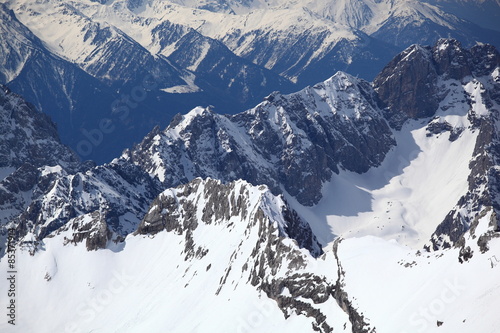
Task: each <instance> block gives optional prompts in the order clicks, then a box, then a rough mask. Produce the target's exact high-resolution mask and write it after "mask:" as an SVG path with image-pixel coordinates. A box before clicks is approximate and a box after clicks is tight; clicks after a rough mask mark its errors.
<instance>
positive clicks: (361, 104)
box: [122, 72, 395, 205]
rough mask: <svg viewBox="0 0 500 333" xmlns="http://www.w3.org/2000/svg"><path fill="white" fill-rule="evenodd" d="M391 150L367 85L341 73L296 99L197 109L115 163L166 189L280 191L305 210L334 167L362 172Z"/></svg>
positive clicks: (272, 97)
mask: <svg viewBox="0 0 500 333" xmlns="http://www.w3.org/2000/svg"><path fill="white" fill-rule="evenodd" d="M394 144H395V141H394V139H393V137H392V132H391V130H390V128H389V126H388V124H387V122H386V121H385V119H384V118H383V115H382V112H381V111H380V110H379V108H378V106H377V101H376V95H375V92H374V91H373V89H372V88H371V85H370V84H369V83H368V82H366V81H364V80H360V79H357V78H354V77H352V76H350V75H347V74H345V73H340V72H339V73H337V74H336V75H335V76H333V77H332V78H331V79H329V80H327V81H325V82H323V83H320V84H318V85H315V86H314V87H308V88H306V89H304V90H302V91H300V92H298V93H294V94H291V95H281V94H279V93H273V94H271V95H270V96H268V97H267V98H266V99H265V101H264V102H262V103H261V104H259V105H258V106H256V107H255V108H253V109H250V110H248V111H245V112H243V113H240V114H237V115H234V116H225V115H218V114H216V113H214V112H212V111H211V110H210V109H209V108H207V109H203V108H197V109H194V110H192V111H191V112H190V113H188V114H187V115H185V116H178V117H176V118H174V120H173V121H172V123H171V124H170V125H169V127H167V129H166V130H165V131H162V132H160V131H158V129H156V130H155V131H153V132H152V133H151V134H150V135H148V136H147V137H146V139H145V140H144V141H143V142H142V143H141V144H139V145H137V146H136V147H134V149H131V150H129V151H127V152H126V153H125V154H124V155H123V157H122V158H123V159H125V160H127V161H131V162H133V163H135V164H137V165H139V166H141V168H143V169H144V170H146V171H147V172H148V173H150V174H151V175H153V176H156V177H158V178H159V179H160V181H161V182H162V183H163V184H164V186H166V187H170V186H176V185H179V184H182V183H185V182H186V181H189V180H192V179H194V178H195V177H202V178H205V177H212V178H216V179H221V180H224V181H233V180H236V179H244V180H246V181H248V182H249V183H251V184H253V185H260V184H265V185H267V186H268V187H269V188H270V189H271V190H272V191H273V193H274V194H279V193H281V192H282V189H283V188H284V189H285V190H286V191H287V192H288V193H289V194H291V195H292V196H294V197H296V198H297V200H298V201H299V202H301V203H302V204H305V205H312V204H315V203H317V202H318V201H319V200H320V199H321V188H322V184H323V183H324V182H325V181H328V180H330V178H331V175H332V173H338V172H339V170H340V169H346V170H350V171H354V172H359V173H362V172H366V171H367V170H368V169H369V168H370V167H374V166H378V165H380V163H381V162H382V160H383V159H384V157H385V154H386V153H387V152H388V151H389V149H390V148H391V147H392V146H393V145H394Z"/></svg>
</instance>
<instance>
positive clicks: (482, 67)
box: [374, 39, 500, 130]
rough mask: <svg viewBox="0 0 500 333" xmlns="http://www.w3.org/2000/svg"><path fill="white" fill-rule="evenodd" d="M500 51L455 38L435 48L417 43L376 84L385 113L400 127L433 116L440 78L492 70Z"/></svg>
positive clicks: (439, 43) (387, 69)
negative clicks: (469, 43) (464, 43)
mask: <svg viewBox="0 0 500 333" xmlns="http://www.w3.org/2000/svg"><path fill="white" fill-rule="evenodd" d="M499 61H500V54H499V53H498V51H497V50H496V49H495V48H494V47H492V46H491V45H476V46H474V47H473V48H471V49H470V50H468V49H465V48H463V47H462V46H461V44H460V43H459V42H458V41H456V40H454V39H441V40H439V41H438V42H437V44H436V45H434V46H433V47H422V46H419V45H413V46H411V47H409V48H407V49H406V50H405V51H403V52H402V53H400V54H399V55H397V56H396V57H395V58H394V59H393V60H392V61H391V62H389V64H388V65H387V66H386V67H385V68H384V69H383V70H382V72H381V73H380V74H379V75H378V76H377V77H376V78H375V80H374V87H375V90H376V91H377V94H378V96H379V98H380V101H381V106H382V107H383V108H384V115H385V117H386V118H387V120H388V121H389V123H390V124H391V126H392V127H393V128H395V129H397V130H399V129H401V126H402V125H403V124H404V122H405V121H406V120H408V119H419V118H426V117H432V116H433V115H434V114H435V112H436V110H437V109H438V104H439V101H440V100H441V97H442V96H439V89H437V86H438V80H446V79H455V80H459V81H460V80H462V79H463V78H465V77H467V76H469V75H473V76H483V75H487V74H489V73H491V72H492V71H493V69H494V68H495V66H497V65H498V63H499Z"/></svg>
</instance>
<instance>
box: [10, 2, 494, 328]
mask: <svg viewBox="0 0 500 333" xmlns="http://www.w3.org/2000/svg"><path fill="white" fill-rule="evenodd" d="M380 3H382V2H380ZM380 3H377V4H380ZM127 4H128V6H131V9H130V10H135V11H139V10H145V8H148V7H147V6H146V5H144V4H143V3H141V2H134V4H135V6H132V4H133V3H132V2H127ZM217 4H218V6H219V5H220V7H216V8H217V11H222V12H224V11H227V12H228V13H229V14H228V15H235V14H234V13H237V12H238V11H237V10H241V11H244V8H246V5H245V4H244V3H242V4H241V5H240V7H231V6H232V5H231V4H229V3H218V2H217ZM97 5H99V6H100V5H101V4H96V6H97ZM106 5H108V3H106ZM206 6H209V7H210V6H214V4H213V3H207V4H206ZM173 8H174V9H175V8H177V7H175V6H174V7H173ZM207 8H208V7H207ZM210 8H212V7H210ZM89 10H90V9H89ZM211 12H213V9H212V11H211ZM231 12H234V13H233V14H231ZM103 13H104V12H102V13H101V14H103ZM103 15H104V14H103ZM79 70H81V69H79ZM158 84H160V83H158ZM499 112H500V53H499V52H498V50H497V49H496V48H495V47H494V46H492V45H489V44H482V43H479V44H477V45H474V46H472V47H465V46H463V44H461V43H460V42H459V41H457V40H456V39H440V40H439V41H438V42H437V43H436V44H434V45H433V46H422V45H412V46H410V47H408V48H406V49H405V50H403V51H402V52H401V53H399V54H397V55H396V56H395V57H394V58H393V59H392V60H391V61H389V62H388V63H387V65H386V66H385V67H384V68H383V69H382V70H381V71H380V72H379V73H378V74H377V75H376V76H375V77H374V79H373V80H372V82H369V81H367V80H365V79H362V78H359V77H356V76H353V75H350V74H347V73H345V72H337V73H336V74H334V75H333V76H332V77H330V78H328V79H326V80H324V81H321V82H319V83H316V84H314V85H311V86H307V87H305V88H304V89H302V90H299V91H297V92H294V93H290V94H283V93H279V92H273V93H271V94H269V95H268V96H266V97H265V98H264V100H263V101H262V102H260V103H259V104H257V105H256V106H254V107H252V108H249V109H248V110H246V111H243V112H240V113H236V114H220V113H217V112H215V111H214V110H213V108H212V107H196V108H193V109H192V110H191V111H189V112H188V113H185V114H177V115H175V116H174V117H173V119H172V120H171V122H170V123H169V125H168V126H166V127H163V128H162V127H160V126H157V127H155V128H154V129H153V130H152V131H151V132H150V133H149V134H147V135H146V136H145V137H144V138H143V140H142V141H141V142H140V143H138V144H136V145H134V146H131V147H130V148H129V149H127V150H125V151H123V153H122V154H121V155H117V156H116V158H114V159H113V160H112V161H110V162H109V163H104V164H96V163H93V162H89V161H86V162H80V160H79V159H78V156H77V154H76V153H74V152H73V151H72V150H71V149H70V148H68V147H67V146H66V145H64V144H63V143H61V140H60V139H59V136H58V134H57V127H56V126H55V124H54V123H53V122H52V121H51V120H50V119H49V118H48V117H47V116H46V115H45V114H43V113H41V112H40V111H39V110H37V108H36V107H35V106H33V105H32V104H30V103H28V102H26V101H25V100H24V99H23V97H21V96H20V95H18V94H16V93H14V92H12V91H11V89H10V88H7V87H6V86H2V87H1V89H0V115H1V116H0V119H1V123H0V128H2V133H4V134H3V136H2V139H1V142H0V154H1V155H2V157H1V159H0V160H1V161H2V164H1V166H0V175H1V182H0V214H1V215H0V223H1V227H2V229H1V240H2V242H1V244H2V249H1V252H2V254H3V257H2V260H1V261H0V267H2V270H3V271H9V267H10V268H11V269H12V267H11V266H8V265H9V264H11V263H9V262H8V261H7V260H5V258H6V257H7V253H6V251H7V252H10V251H9V249H8V244H11V243H12V242H15V243H16V244H17V246H16V251H17V253H16V262H15V268H16V272H17V273H16V275H15V277H16V278H17V279H18V280H17V288H18V295H17V296H16V299H15V300H16V302H17V304H19V317H18V318H17V323H16V326H15V327H14V326H12V325H10V324H8V323H3V322H2V323H0V328H1V329H2V331H3V330H5V331H7V332H26V331H34V330H36V331H38V332H54V331H55V332H91V331H102V332H142V331H146V330H148V331H153V332H156V331H158V332H159V331H168V332H207V331H208V332H211V331H216V330H220V331H228V332H229V331H236V332H262V331H266V332H267V331H291V332H313V331H317V332H333V331H350V332H355V333H359V332H456V331H461V332H472V331H480V332H495V330H496V327H497V326H498V324H500V323H499V320H498V316H497V314H496V308H497V306H498V304H499V303H498V300H499V299H500V298H499V296H500V284H499V280H498V276H499V273H498V272H499V271H498V269H500V268H499V266H498V262H500V260H499V259H500V255H498V254H497V253H498V252H499V251H500V240H499V238H500V222H499V219H498V212H499V209H500V200H499V199H500V198H499V196H500V188H499V184H500V181H499V170H498V164H499V163H498V161H499V159H500V157H499V154H500V150H499V147H500V145H499V143H500V141H499V138H498V134H497V133H498V132H499V131H498V128H497V126H498V119H500V115H499ZM100 125H101V126H100V129H101V131H102V132H106V131H107V130H109V129H110V127H111V126H112V125H113V123H111V122H109V121H104V122H102V123H101V124H100ZM95 133H96V132H92V135H95ZM93 138H94V139H97V136H93ZM497 258H499V259H497ZM8 288H9V286H8V285H7V284H5V285H4V284H2V285H0V293H2V295H7V294H8ZM41 309H43V311H41Z"/></svg>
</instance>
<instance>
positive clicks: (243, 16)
mask: <svg viewBox="0 0 500 333" xmlns="http://www.w3.org/2000/svg"><path fill="white" fill-rule="evenodd" d="M450 3H451V4H452V5H453V4H454V3H455V2H454V1H439V2H437V3H436V2H420V1H415V0H401V1H389V0H383V1H374V0H363V1H357V0H356V1H354V0H343V1H333V2H332V1H330V2H328V1H316V0H300V1H287V0H280V1H229V0H228V1H218V0H217V1H202V2H199V1H163V0H162V1H158V0H112V1H92V0H85V1H72V0H49V1H37V2H32V1H26V0H2V6H1V9H0V11H1V12H2V14H1V15H2V21H1V22H0V25H1V29H0V31H2V36H3V38H2V39H1V40H2V46H0V48H1V50H0V52H2V54H4V55H5V57H3V59H4V60H3V61H1V60H0V61H1V62H2V64H1V65H0V79H1V81H0V83H3V84H7V85H8V86H9V87H10V88H11V89H13V90H14V91H15V92H17V93H20V94H22V95H23V96H24V97H25V98H26V99H27V100H28V101H30V102H32V103H34V104H35V105H36V106H37V107H38V108H39V109H40V110H42V111H43V112H45V113H48V114H49V115H50V116H51V117H52V118H53V119H54V120H55V121H56V123H58V124H59V128H60V135H61V138H62V140H63V142H64V143H66V144H68V145H69V146H70V147H72V148H73V150H75V151H76V152H77V153H78V154H79V155H80V157H82V158H84V159H95V160H97V161H99V162H108V161H110V159H111V157H112V156H116V155H117V154H119V152H120V151H121V150H123V149H124V148H125V147H129V146H131V145H132V144H133V143H135V142H138V141H140V140H141V138H142V137H143V136H144V135H145V134H146V133H147V132H149V131H150V130H151V128H153V127H154V125H155V124H158V123H160V125H161V126H166V125H167V124H168V123H169V121H170V120H171V119H172V117H173V116H174V115H175V114H176V113H178V112H179V111H183V110H187V109H191V108H193V107H195V106H197V105H205V106H206V105H214V106H215V107H216V109H217V111H218V112H220V113H230V114H235V113H239V112H241V111H243V110H245V109H247V108H249V107H252V106H253V105H255V104H257V103H258V102H259V101H261V100H262V98H263V97H264V96H266V95H268V94H269V93H271V92H272V91H273V90H280V91H282V92H291V91H294V90H298V89H300V88H303V87H305V86H306V85H312V84H315V83H316V82H321V81H324V80H326V79H327V78H328V77H330V76H331V75H332V74H333V73H335V72H336V71H338V70H342V71H346V72H349V73H351V74H352V75H355V76H356V75H361V76H362V77H363V78H365V79H368V80H372V79H373V78H374V77H375V76H376V75H377V74H378V72H379V71H380V69H381V68H382V67H383V66H384V65H385V64H386V63H387V62H388V61H390V59H392V57H393V56H394V55H396V54H397V53H398V52H400V51H401V50H403V49H404V48H406V47H407V46H409V45H410V44H413V43H421V44H434V43H435V42H436V41H437V39H438V38H439V37H453V38H456V39H458V40H460V41H462V42H463V43H464V45H466V46H473V45H474V44H475V43H476V42H478V41H479V42H489V43H492V44H493V45H496V46H499V45H500V34H499V33H498V31H493V30H488V29H486V28H483V27H480V26H479V25H476V24H479V23H480V22H479V21H478V20H477V19H475V20H473V21H472V22H474V23H472V22H470V21H466V20H465V19H464V18H463V17H465V18H467V17H469V16H467V15H465V16H464V15H459V16H455V15H453V14H451V13H450V12H448V10H447V9H448V8H454V7H453V6H449V4H450ZM473 3H475V2H473ZM487 3H488V6H489V7H488V8H490V10H489V11H488V13H491V15H490V14H488V17H494V15H495V13H496V12H498V11H499V8H500V6H498V2H495V1H493V0H491V1H487ZM481 5H484V4H481ZM481 5H477V4H475V5H468V7H467V8H472V9H473V8H480V6H481ZM472 9H471V10H470V12H472V11H473V10H472ZM450 10H451V9H450ZM461 12H463V10H462V11H461ZM483 16H484V15H483ZM470 17H472V16H470ZM491 20H494V19H490V21H491ZM490 26H491V24H490ZM35 82H37V83H40V84H34V83H35ZM294 82H295V84H294ZM42 83H43V84H42ZM103 119H105V120H108V119H110V120H112V124H113V125H114V126H112V128H113V130H112V131H108V132H106V133H105V132H103V131H101V133H100V134H102V135H103V138H104V137H105V138H104V139H103V140H92V139H89V135H88V133H95V132H93V131H94V130H97V131H100V123H101V121H102V120H103ZM86 134H87V135H86ZM96 135H97V134H96ZM96 137H97V136H96Z"/></svg>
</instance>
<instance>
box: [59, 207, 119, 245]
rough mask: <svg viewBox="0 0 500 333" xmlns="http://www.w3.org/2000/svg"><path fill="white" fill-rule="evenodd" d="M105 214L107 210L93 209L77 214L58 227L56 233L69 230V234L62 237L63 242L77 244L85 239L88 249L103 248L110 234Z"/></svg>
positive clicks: (109, 238)
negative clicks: (87, 212) (90, 211)
mask: <svg viewBox="0 0 500 333" xmlns="http://www.w3.org/2000/svg"><path fill="white" fill-rule="evenodd" d="M107 214H108V212H100V211H94V212H92V213H89V214H85V215H81V216H78V217H76V218H74V219H72V220H71V221H69V222H68V223H67V224H65V225H64V227H62V228H60V229H58V231H57V233H56V234H60V233H63V232H68V231H69V232H70V236H69V237H65V238H64V240H65V242H67V243H70V242H71V243H74V244H78V243H81V242H83V241H85V245H86V247H87V250H88V251H95V250H98V249H104V248H106V245H107V243H108V241H109V240H111V235H112V231H111V230H110V229H109V228H108V225H107V223H106V220H107V219H108V217H107V216H106V215H107Z"/></svg>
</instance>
